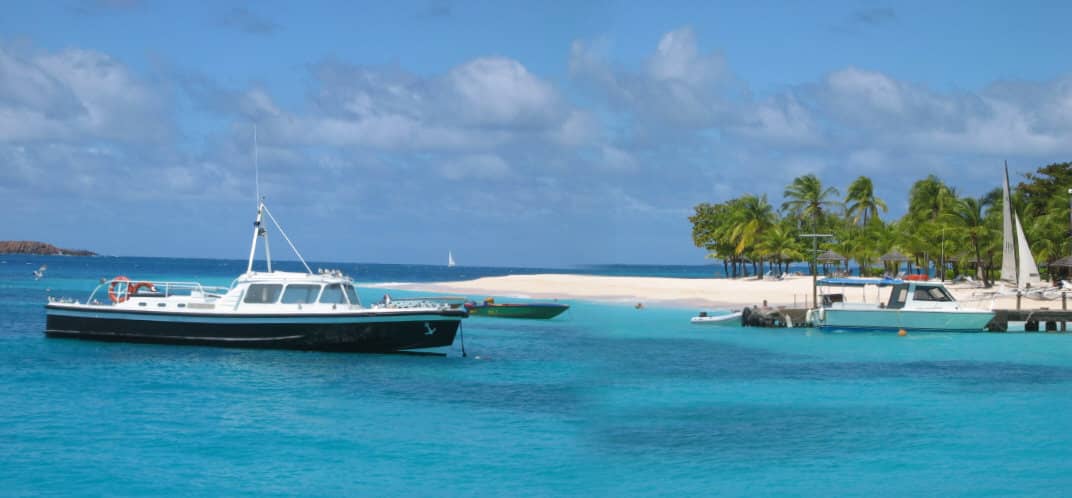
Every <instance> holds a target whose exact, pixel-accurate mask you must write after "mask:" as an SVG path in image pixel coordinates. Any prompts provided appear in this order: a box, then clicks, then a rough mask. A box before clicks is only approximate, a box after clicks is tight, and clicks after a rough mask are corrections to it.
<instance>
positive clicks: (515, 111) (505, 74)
mask: <svg viewBox="0 0 1072 498" xmlns="http://www.w3.org/2000/svg"><path fill="white" fill-rule="evenodd" d="M444 82H445V83H446V87H447V88H448V90H449V92H450V93H451V94H452V96H453V97H454V98H452V99H450V101H449V103H450V108H451V110H452V111H455V112H458V113H460V115H461V116H463V117H464V118H465V119H466V120H467V121H468V122H470V123H473V124H476V125H490V126H508V127H516V126H520V127H529V126H541V125H544V124H547V123H550V122H552V121H555V120H557V119H559V118H560V114H561V113H560V111H559V109H560V108H561V104H560V103H559V97H558V94H557V93H556V92H555V90H554V89H553V88H552V87H551V85H550V84H549V83H547V82H545V81H542V80H540V79H539V78H536V77H535V76H533V75H532V74H531V73H529V72H528V70H526V69H525V66H523V65H521V63H519V62H517V61H515V60H512V59H506V58H503V57H484V58H479V59H474V60H472V61H469V62H467V63H465V64H463V65H461V66H459V67H456V68H454V69H452V70H451V71H450V72H449V73H448V74H447V75H446V76H445V78H444Z"/></svg>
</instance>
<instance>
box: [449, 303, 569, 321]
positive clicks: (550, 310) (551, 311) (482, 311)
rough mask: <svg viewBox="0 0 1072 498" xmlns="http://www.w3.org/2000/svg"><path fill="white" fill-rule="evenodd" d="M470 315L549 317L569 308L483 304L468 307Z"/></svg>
mask: <svg viewBox="0 0 1072 498" xmlns="http://www.w3.org/2000/svg"><path fill="white" fill-rule="evenodd" d="M468 309H469V314H470V315H475V316H494V317H499V318H531V319H548V318H554V317H556V316H558V315H561V314H562V313H563V312H565V311H566V310H568V309H569V305H568V304H554V303H547V304H481V305H477V306H471V307H469V308H468Z"/></svg>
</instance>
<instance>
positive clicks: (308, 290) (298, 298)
mask: <svg viewBox="0 0 1072 498" xmlns="http://www.w3.org/2000/svg"><path fill="white" fill-rule="evenodd" d="M319 293H320V286H319V285H310V284H291V285H288V286H287V290H286V291H284V292H283V301H282V302H283V304H309V303H315V302H316V296H317V294H319Z"/></svg>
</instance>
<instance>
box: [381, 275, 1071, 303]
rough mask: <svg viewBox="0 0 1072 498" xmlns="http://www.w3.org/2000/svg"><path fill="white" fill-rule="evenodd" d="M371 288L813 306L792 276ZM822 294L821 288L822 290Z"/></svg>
mask: <svg viewBox="0 0 1072 498" xmlns="http://www.w3.org/2000/svg"><path fill="white" fill-rule="evenodd" d="M374 287H381V288H387V289H392V288H393V289H403V290H413V291H425V292H434V293H443V294H459V295H464V296H467V297H469V298H471V299H476V300H479V299H483V298H484V297H495V298H501V297H507V298H509V297H514V298H532V299H580V300H590V301H602V302H613V303H628V304H635V303H643V304H644V305H645V306H649V305H654V306H670V307H689V308H740V307H742V306H751V305H758V304H761V303H762V302H763V300H764V299H766V300H767V302H768V304H769V305H770V306H786V307H803V306H804V305H805V304H809V305H810V304H811V294H812V280H811V277H808V276H791V277H787V278H785V279H783V280H756V279H754V278H745V279H725V278H707V279H700V278H661V277H611V276H595V275H569V274H542V275H509V276H504V277H485V278H479V279H476V280H467V281H460V282H440V283H420V284H382V285H375V286H374ZM947 288H949V290H950V291H951V292H952V293H953V295H954V296H955V297H956V298H957V300H959V301H961V302H962V304H963V305H964V306H965V307H972V308H983V309H987V308H990V306H991V303H992V299H991V297H990V296H989V295H987V293H988V292H992V291H994V290H996V288H994V289H979V288H973V287H966V286H959V285H953V284H947ZM827 292H843V293H844V294H845V297H846V300H847V301H852V302H860V301H861V300H863V299H865V298H866V300H867V302H875V300H876V299H882V300H885V299H886V298H887V297H888V289H881V290H880V289H877V288H876V287H873V286H872V287H867V288H863V289H861V288H844V289H843V288H840V287H834V288H830V289H828V290H827ZM820 293H822V288H820ZM993 306H994V308H1007V309H1014V308H1016V297H1015V296H1003V297H1000V298H998V299H996V300H993ZM1021 307H1022V308H1024V309H1038V308H1043V307H1049V308H1051V309H1060V308H1061V300H1060V299H1059V298H1058V299H1056V300H1053V301H1036V300H1032V299H1027V298H1024V299H1022V301H1021Z"/></svg>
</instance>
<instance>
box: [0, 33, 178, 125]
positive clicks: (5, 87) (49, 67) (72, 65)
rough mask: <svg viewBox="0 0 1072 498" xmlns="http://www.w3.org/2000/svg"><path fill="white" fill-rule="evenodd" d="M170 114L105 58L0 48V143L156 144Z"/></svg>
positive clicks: (77, 52)
mask: <svg viewBox="0 0 1072 498" xmlns="http://www.w3.org/2000/svg"><path fill="white" fill-rule="evenodd" d="M169 112H170V111H169V108H168V107H167V103H166V101H165V99H164V98H163V96H162V95H160V94H159V93H158V92H156V91H154V90H153V89H152V88H151V87H150V86H148V85H147V84H145V83H143V82H141V81H139V80H138V79H137V78H136V77H134V76H133V75H132V74H131V73H130V71H129V70H128V69H127V68H126V67H125V66H124V65H122V64H120V63H119V62H117V61H116V60H114V59H112V58H111V57H109V56H107V55H105V54H101V53H99V52H94V51H91V50H78V49H67V50H63V51H60V52H55V53H32V54H22V53H15V52H14V51H13V50H11V49H10V48H7V47H4V46H0V142H22V141H39V140H63V141H87V140H95V139H96V140H114V141H120V142H151V141H161V140H163V139H165V138H167V137H169V136H170V135H171V133H172V132H173V130H172V126H171V121H170V119H168V113H169Z"/></svg>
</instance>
